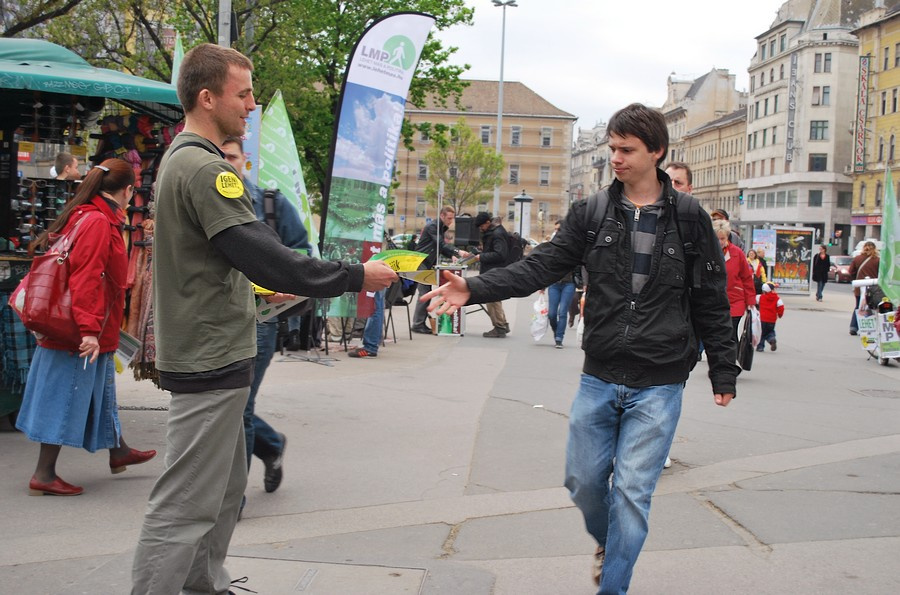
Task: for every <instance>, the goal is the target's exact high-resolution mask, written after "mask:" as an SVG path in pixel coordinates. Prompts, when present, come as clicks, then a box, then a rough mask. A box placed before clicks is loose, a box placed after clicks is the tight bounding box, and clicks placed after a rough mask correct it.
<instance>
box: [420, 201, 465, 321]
mask: <svg viewBox="0 0 900 595" xmlns="http://www.w3.org/2000/svg"><path fill="white" fill-rule="evenodd" d="M454 220H456V210H455V209H454V208H453V207H449V206H447V207H444V208H442V209H441V212H440V214H439V215H438V220H437V221H432V222H431V223H429V224H428V225H426V226H425V227H424V228H422V233H421V234H419V242H418V243H417V244H416V251H417V252H424V253H425V254H427V255H428V256H426V257H425V261H424V262H423V263H422V265H421V266H420V267H419V268H420V269H433V268H434V267H435V265H436V264H438V255H437V253H438V237H440V238H443V237H444V233H446V231H447V230H448V229H450V226H451V225H453V221H454ZM438 224H440V225H438ZM438 227H440V230H439V229H438ZM439 233H440V235H438V234H439ZM440 253H441V256H443V257H445V258H459V257H466V256H468V255H469V253H468V252H466V251H464V250H457V249H456V248H455V247H454V246H453V244H452V243H448V242H444V241H443V240H442V241H441V242H440ZM430 287H431V286H430V285H422V284H421V283H420V284H419V295H420V296H421V295H423V294H425V293H426V292H427V291H429V289H430ZM427 318H428V303H427V302H424V303H423V302H420V303H418V304H416V310H415V313H414V314H413V327H412V331H413V332H414V333H419V334H422V335H430V334H431V329H430V328H428V325H426V324H425V322H426V319H427Z"/></svg>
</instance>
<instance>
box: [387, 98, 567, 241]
mask: <svg viewBox="0 0 900 595" xmlns="http://www.w3.org/2000/svg"><path fill="white" fill-rule="evenodd" d="M467 82H468V83H469V86H468V87H466V89H465V90H464V91H463V93H462V96H461V98H460V102H459V104H460V107H457V106H456V105H454V104H453V103H452V102H448V104H447V105H446V106H442V105H440V104H439V103H438V102H436V101H433V100H430V99H429V100H427V101H426V105H424V106H415V105H412V104H407V106H406V117H407V118H408V119H409V121H410V122H411V123H413V124H417V123H423V122H430V123H432V124H438V123H440V124H445V125H447V126H450V125H453V124H456V122H457V121H458V120H459V118H460V117H463V118H465V120H466V124H467V125H468V126H469V127H470V128H471V129H472V130H473V132H474V133H475V136H476V138H480V139H481V141H482V143H483V144H484V145H485V146H488V147H490V148H492V149H493V148H496V144H497V137H496V136H495V135H496V134H497V94H498V90H499V88H498V82H497V81H487V80H470V81H467ZM575 120H576V117H575V116H574V115H572V114H570V113H568V112H565V111H563V110H561V109H559V108H557V107H556V106H554V105H552V104H551V103H550V102H548V101H547V100H545V99H544V98H542V97H541V96H539V95H538V94H537V93H535V92H534V91H532V90H531V89H529V88H528V87H527V86H526V85H524V84H522V83H519V82H504V83H503V130H502V131H501V153H502V155H503V158H504V160H505V165H504V170H503V183H502V184H501V186H500V213H492V214H493V215H495V216H497V215H499V216H500V217H502V218H503V224H504V226H505V227H506V228H507V229H508V230H510V231H513V221H515V219H516V210H517V203H516V202H515V201H514V200H513V199H514V197H515V196H517V195H519V194H521V193H522V192H523V191H524V192H525V194H527V195H528V196H530V197H531V198H532V202H531V218H530V222H531V235H532V237H534V238H535V239H538V240H539V239H540V237H543V236H544V235H547V234H549V233H552V231H553V222H555V221H556V220H557V219H559V218H561V217H564V216H565V214H566V213H567V212H568V205H569V192H568V191H569V188H570V181H569V180H570V173H571V172H570V160H571V149H572V143H573V139H572V132H573V125H574V122H575ZM431 146H432V141H430V140H429V139H428V138H427V136H423V135H422V134H420V133H416V135H415V136H414V138H413V150H412V151H410V150H409V149H407V148H406V147H400V148H399V149H398V151H397V171H398V174H397V178H398V180H399V186H398V188H397V189H396V190H395V191H394V196H395V201H394V209H393V211H392V212H389V213H388V216H387V226H388V228H389V230H390V232H391V233H394V234H397V233H419V232H420V231H421V230H422V227H424V226H425V224H426V223H427V222H428V221H431V220H433V219H434V218H435V217H436V216H437V207H436V205H433V204H429V203H428V202H427V201H426V200H425V186H426V184H427V182H428V179H429V174H430V172H429V171H428V166H427V164H426V163H425V153H426V152H427V151H428V149H429V148H430V147H431ZM492 206H493V194H492V192H491V191H490V190H489V191H487V192H486V193H485V197H484V199H483V200H482V201H480V202H479V204H477V205H476V206H475V207H474V208H472V210H471V212H469V211H468V209H466V213H465V214H470V215H473V216H474V215H475V214H476V213H477V212H478V211H488V212H491V211H492ZM539 236H540V237H539Z"/></svg>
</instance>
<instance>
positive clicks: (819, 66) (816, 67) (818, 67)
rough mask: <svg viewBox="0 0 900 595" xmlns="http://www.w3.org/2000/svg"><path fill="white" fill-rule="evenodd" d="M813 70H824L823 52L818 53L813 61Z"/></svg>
mask: <svg viewBox="0 0 900 595" xmlns="http://www.w3.org/2000/svg"><path fill="white" fill-rule="evenodd" d="M813 72H822V54H818V53H817V54H816V57H815V61H814V62H813Z"/></svg>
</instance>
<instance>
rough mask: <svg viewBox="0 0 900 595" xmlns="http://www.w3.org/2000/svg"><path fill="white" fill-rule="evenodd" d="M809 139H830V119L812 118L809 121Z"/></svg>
mask: <svg viewBox="0 0 900 595" xmlns="http://www.w3.org/2000/svg"><path fill="white" fill-rule="evenodd" d="M809 140H828V120H812V121H811V122H810V123H809Z"/></svg>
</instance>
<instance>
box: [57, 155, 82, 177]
mask: <svg viewBox="0 0 900 595" xmlns="http://www.w3.org/2000/svg"><path fill="white" fill-rule="evenodd" d="M76 161H77V158H76V157H75V155H72V154H71V153H57V155H56V163H55V164H54V166H55V167H56V175H58V176H61V175H62V173H63V170H64V169H66V166H67V165H72V164H73V163H75V162H76Z"/></svg>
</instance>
